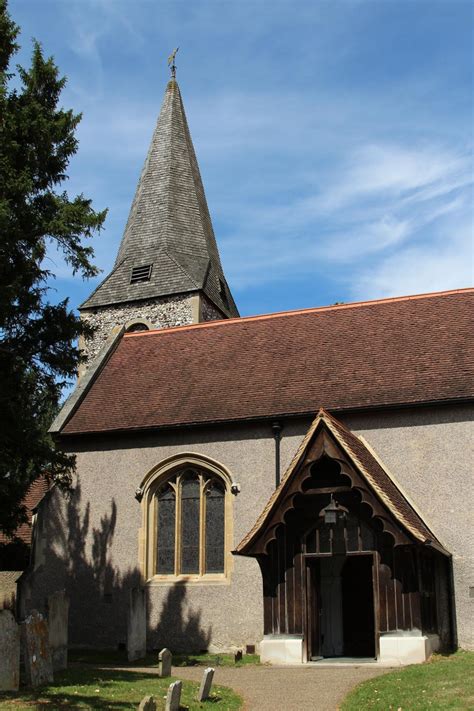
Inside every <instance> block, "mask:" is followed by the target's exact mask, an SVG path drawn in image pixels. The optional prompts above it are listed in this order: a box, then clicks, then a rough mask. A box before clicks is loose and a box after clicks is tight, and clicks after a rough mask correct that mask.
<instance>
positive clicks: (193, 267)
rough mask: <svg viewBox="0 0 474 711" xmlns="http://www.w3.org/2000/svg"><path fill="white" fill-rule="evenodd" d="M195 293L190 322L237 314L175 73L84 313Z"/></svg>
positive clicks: (170, 323) (82, 310) (82, 309)
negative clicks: (112, 250) (107, 267)
mask: <svg viewBox="0 0 474 711" xmlns="http://www.w3.org/2000/svg"><path fill="white" fill-rule="evenodd" d="M192 293H195V294H199V295H200V297H201V299H202V301H203V303H202V304H201V307H202V308H201V309H200V314H201V315H200V317H198V318H194V319H192V320H207V319H208V318H226V317H234V316H238V315H239V313H238V310H237V307H236V305H235V302H234V300H233V298H232V294H231V292H230V289H229V287H228V285H227V281H226V279H225V276H224V272H223V270H222V265H221V261H220V257H219V251H218V249H217V244H216V239H215V236H214V231H213V229H212V223H211V218H210V215H209V210H208V207H207V202H206V197H205V194H204V188H203V184H202V180H201V175H200V172H199V167H198V164H197V160H196V155H195V152H194V147H193V143H192V140H191V135H190V133H189V128H188V123H187V120H186V114H185V111H184V106H183V102H182V99H181V93H180V90H179V86H178V83H177V81H176V80H175V79H174V78H172V79H171V81H169V83H168V86H167V88H166V93H165V98H164V101H163V105H162V107H161V112H160V115H159V118H158V122H157V124H156V128H155V131H154V134H153V138H152V140H151V145H150V149H149V151H148V155H147V158H146V160H145V164H144V166H143V170H142V174H141V176H140V180H139V182H138V186H137V190H136V193H135V197H134V200H133V203H132V207H131V210H130V215H129V218H128V221H127V225H126V227H125V232H124V235H123V238H122V242H121V244H120V248H119V252H118V255H117V259H116V261H115V264H114V267H113V270H112V272H111V273H110V274H109V275H108V276H107V277H106V279H104V281H103V282H102V283H101V284H100V285H99V286H98V287H97V289H96V290H95V291H94V292H93V293H92V295H91V296H90V297H89V298H88V299H87V300H86V301H85V302H84V303H83V304H82V306H81V312H82V314H83V315H86V316H87V314H88V313H90V311H91V310H94V312H95V313H96V314H99V309H101V308H102V307H113V306H118V305H125V304H135V305H136V304H137V302H144V300H146V301H147V302H149V301H150V299H152V300H156V299H162V298H165V297H171V296H173V295H185V294H187V295H190V294H192ZM206 313H207V314H208V315H207V317H206ZM129 320H130V319H129ZM148 320H150V319H148ZM188 322H189V321H188ZM95 325H97V324H95ZM158 325H159V326H160V325H178V324H177V323H175V322H169V323H168V322H167V323H166V324H163V323H160V324H158Z"/></svg>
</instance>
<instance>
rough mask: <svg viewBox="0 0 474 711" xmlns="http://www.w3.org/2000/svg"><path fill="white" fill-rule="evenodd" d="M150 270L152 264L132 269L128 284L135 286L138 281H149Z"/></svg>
mask: <svg viewBox="0 0 474 711" xmlns="http://www.w3.org/2000/svg"><path fill="white" fill-rule="evenodd" d="M152 269H153V264H145V265H144V266H143V267H133V269H132V275H131V277H130V284H136V283H137V282H139V281H150V277H151V270H152Z"/></svg>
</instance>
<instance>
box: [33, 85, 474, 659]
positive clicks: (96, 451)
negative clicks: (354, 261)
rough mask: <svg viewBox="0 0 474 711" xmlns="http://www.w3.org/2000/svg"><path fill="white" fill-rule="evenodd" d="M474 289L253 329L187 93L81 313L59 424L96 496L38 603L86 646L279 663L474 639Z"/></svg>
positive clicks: (80, 511) (66, 515) (159, 130)
mask: <svg viewBox="0 0 474 711" xmlns="http://www.w3.org/2000/svg"><path fill="white" fill-rule="evenodd" d="M472 295H473V291H472V290H469V289H459V290H455V291H446V292H439V293H432V294H424V295H417V296H405V297H399V298H389V299H381V300H378V301H368V302H359V303H352V304H339V305H333V306H322V307H317V308H312V309H305V310H300V311H290V312H283V313H275V314H267V315H261V316H252V317H245V318H241V317H239V312H238V310H237V306H236V304H235V302H234V299H233V297H232V293H231V291H230V288H229V284H228V283H227V281H226V278H225V275H224V272H223V268H222V264H221V261H220V257H219V251H218V247H217V243H216V239H215V236H214V232H213V227H212V223H211V218H210V215H209V210H208V207H207V203H206V198H205V194H204V188H203V184H202V181H201V176H200V173H199V167H198V163H197V160H196V155H195V152H194V148H193V144H192V140H191V136H190V132H189V128H188V124H187V120H186V115H185V111H184V107H183V102H182V99H181V94H180V90H179V87H178V84H177V81H176V79H175V77H174V76H173V77H172V78H171V81H170V82H169V83H168V85H167V88H166V92H165V97H164V102H163V105H162V109H161V113H160V115H159V118H158V122H157V125H156V128H155V131H154V134H153V137H152V141H151V145H150V149H149V152H148V155H147V157H146V160H145V164H144V167H143V171H142V174H141V177H140V180H139V183H138V187H137V190H136V194H135V197H134V200H133V203H132V206H131V210H130V215H129V218H128V222H127V225H126V227H125V232H124V235H123V238H122V241H121V244H120V247H119V249H118V254H117V258H116V260H115V263H114V266H113V268H112V271H111V272H110V274H109V275H108V276H107V277H106V278H105V279H104V280H103V281H102V283H101V284H99V286H98V287H97V288H96V289H95V291H94V292H93V293H92V294H91V295H90V297H89V298H88V299H87V300H86V301H85V302H84V303H83V304H82V306H81V307H80V312H81V317H82V318H83V319H84V321H86V322H87V323H88V324H90V325H91V326H93V327H94V332H93V334H92V335H91V336H90V337H88V338H86V339H84V341H83V342H82V348H83V349H84V352H85V353H86V355H87V364H86V365H85V367H84V368H83V369H82V370H81V373H80V374H79V376H80V377H79V379H78V383H77V386H76V388H75V390H74V392H73V393H72V395H71V396H70V397H69V399H68V400H67V402H66V403H65V405H64V407H63V409H62V411H61V412H60V414H59V415H58V417H57V418H56V420H55V422H54V423H53V425H52V428H51V431H52V433H53V435H54V437H55V438H56V441H57V445H58V446H59V447H61V448H62V449H64V450H65V451H67V452H69V453H74V454H75V455H76V458H77V467H76V476H75V482H74V492H73V494H72V495H71V496H69V497H64V496H63V495H62V494H61V493H60V492H58V491H57V490H56V489H54V488H53V489H52V490H50V492H49V493H48V494H47V495H46V496H45V498H44V499H43V501H42V503H41V505H40V507H39V510H38V513H37V515H36V518H35V521H36V523H35V532H34V552H33V557H32V562H31V565H30V568H29V570H28V571H27V572H26V573H25V574H24V576H23V579H22V589H21V605H22V609H23V612H24V613H26V612H28V610H30V609H32V608H36V609H40V610H42V609H44V604H45V603H44V601H45V599H46V598H47V595H48V594H50V593H51V592H53V591H55V590H58V589H60V588H65V589H66V590H67V592H68V595H69V597H70V601H71V603H70V643H71V645H72V646H83V647H101V648H106V647H114V648H117V647H119V648H120V647H121V646H123V645H125V644H126V642H127V608H128V605H129V601H130V596H131V591H132V590H136V589H137V588H138V589H139V590H143V591H144V593H143V594H144V595H145V597H146V627H147V647H148V648H149V649H158V648H162V647H163V646H167V647H169V648H170V649H171V650H173V651H203V650H210V651H230V650H236V649H243V650H245V649H247V650H253V649H254V648H255V649H256V650H257V651H259V652H260V654H261V658H262V661H268V662H274V663H311V662H314V663H318V662H319V661H320V660H323V661H324V660H325V659H328V658H351V659H355V660H358V661H359V662H360V661H361V660H364V659H365V660H374V661H375V660H380V661H381V662H384V663H389V664H404V663H411V662H417V661H424V660H425V659H426V658H427V657H428V656H429V655H430V654H431V652H432V651H434V650H437V649H445V650H449V649H453V648H455V647H456V646H457V645H459V646H461V647H465V648H474V629H473V619H474V615H473V604H474V566H473V560H472V554H473V550H474V538H473V530H474V529H473V526H472V502H473V500H474V499H473V488H472V471H471V465H472V424H471V423H472V412H473V408H472V403H473V395H474V388H473V385H474V373H473V358H472V348H471V349H470V348H469V347H468V345H467V344H468V342H469V341H470V334H471V333H472V326H473V324H472V306H471V304H472Z"/></svg>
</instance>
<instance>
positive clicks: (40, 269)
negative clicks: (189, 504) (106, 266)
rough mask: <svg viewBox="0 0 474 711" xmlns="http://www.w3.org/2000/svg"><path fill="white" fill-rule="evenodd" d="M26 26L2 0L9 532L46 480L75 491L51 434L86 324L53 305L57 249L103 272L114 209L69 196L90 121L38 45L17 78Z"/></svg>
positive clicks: (1, 212) (3, 511) (3, 385)
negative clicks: (102, 235) (70, 175)
mask: <svg viewBox="0 0 474 711" xmlns="http://www.w3.org/2000/svg"><path fill="white" fill-rule="evenodd" d="M18 31H19V30H18V27H17V26H16V25H15V24H14V22H13V21H12V20H11V18H10V17H9V14H8V11H7V6H6V0H0V529H1V530H3V531H4V532H5V533H12V532H13V531H14V530H15V528H16V527H17V525H18V524H19V523H21V522H22V520H24V513H25V512H24V510H23V509H22V505H21V501H22V499H23V497H24V495H25V493H26V491H27V489H28V487H29V485H30V484H31V482H32V481H33V480H34V479H35V478H36V477H37V476H38V475H39V474H40V473H47V475H48V476H50V477H51V479H52V481H53V482H55V483H57V484H59V485H60V486H62V487H63V488H66V489H67V488H68V486H69V485H70V480H71V474H72V472H73V470H74V457H73V456H71V455H68V454H65V453H64V452H61V451H60V450H59V449H56V448H55V447H54V443H53V441H52V439H51V437H50V436H49V435H48V432H47V431H48V427H49V425H50V424H51V420H52V417H53V416H54V414H55V412H56V411H57V409H58V404H59V400H60V395H61V389H62V387H63V385H64V383H65V382H67V380H68V379H71V378H72V377H74V375H75V373H76V372H77V367H78V364H79V362H80V358H81V356H80V352H79V350H78V348H77V346H76V345H75V343H77V339H78V337H79V336H80V335H81V334H82V333H84V330H85V329H84V326H83V324H82V323H81V321H80V320H79V318H78V317H77V316H76V315H75V314H74V313H73V311H72V310H71V308H70V306H69V304H68V300H67V299H65V300H63V301H60V302H59V303H55V302H54V299H51V295H52V294H54V292H51V290H50V288H49V286H48V284H50V282H51V279H52V278H53V276H54V275H53V274H51V272H50V271H49V270H48V268H47V266H46V264H47V263H48V261H47V259H46V257H47V250H48V248H50V247H51V246H53V247H55V248H57V249H59V250H60V252H62V254H63V256H64V259H65V261H66V263H67V264H68V265H69V266H70V268H71V271H72V272H73V273H77V274H78V275H80V276H82V277H84V278H87V277H91V276H94V275H95V274H96V273H97V269H96V267H94V266H93V264H92V258H93V251H92V247H91V246H90V245H88V244H87V242H86V241H87V239H88V238H90V237H92V236H93V235H94V234H95V233H96V232H97V231H98V230H100V228H101V226H102V224H103V222H104V219H105V215H106V211H102V212H96V211H95V210H94V209H93V207H92V204H91V201H90V200H88V199H87V198H85V197H84V196H83V195H78V196H75V197H70V196H69V195H68V193H67V192H66V191H65V190H64V182H65V180H66V178H67V169H68V165H69V161H70V159H71V157H72V156H73V155H74V154H75V153H76V151H77V148H78V143H77V139H76V136H75V131H76V128H77V125H78V123H79V121H80V120H81V116H80V115H79V114H74V113H73V111H71V110H65V109H63V108H61V106H60V97H61V91H62V89H63V88H64V85H65V83H66V79H65V78H64V77H60V76H59V71H58V68H57V67H56V65H55V63H54V61H53V59H52V58H45V56H44V54H43V51H42V48H41V46H40V44H39V43H38V42H36V41H35V42H34V43H33V53H32V59H31V66H30V67H29V68H28V69H24V68H22V67H16V72H15V71H13V70H12V59H13V57H14V55H15V52H16V51H17V49H18V46H17V43H16V40H17V37H18Z"/></svg>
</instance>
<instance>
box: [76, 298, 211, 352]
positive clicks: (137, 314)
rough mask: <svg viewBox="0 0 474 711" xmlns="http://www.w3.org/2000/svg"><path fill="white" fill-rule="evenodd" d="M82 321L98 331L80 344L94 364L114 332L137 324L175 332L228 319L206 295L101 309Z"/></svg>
mask: <svg viewBox="0 0 474 711" xmlns="http://www.w3.org/2000/svg"><path fill="white" fill-rule="evenodd" d="M198 300H199V302H198ZM81 318H82V319H83V321H86V322H87V323H88V324H90V325H91V326H93V327H94V328H95V332H94V335H93V336H92V337H91V338H88V339H83V340H82V342H81V344H80V345H81V349H82V350H83V351H84V353H85V354H86V356H87V358H88V360H89V361H91V360H92V359H93V358H95V356H96V355H97V354H98V352H99V351H100V349H101V348H102V346H103V345H104V343H105V342H106V340H107V338H108V337H109V336H110V335H111V333H112V332H113V331H114V329H116V328H119V327H121V326H123V325H130V324H131V323H132V322H134V321H138V322H142V323H144V324H145V325H146V326H148V328H173V327H174V326H187V325H189V324H192V323H196V322H197V321H198V319H199V320H200V321H214V320H217V319H222V318H225V316H223V314H222V313H221V312H220V311H219V309H218V308H217V307H216V306H215V305H214V304H213V303H212V302H211V301H209V299H207V298H206V297H205V296H203V295H198V294H180V295H177V296H167V297H161V298H160V297H157V298H155V299H147V300H144V301H134V302H131V303H124V304H117V305H111V306H101V307H100V308H99V307H98V308H97V309H94V310H93V311H82V313H81Z"/></svg>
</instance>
